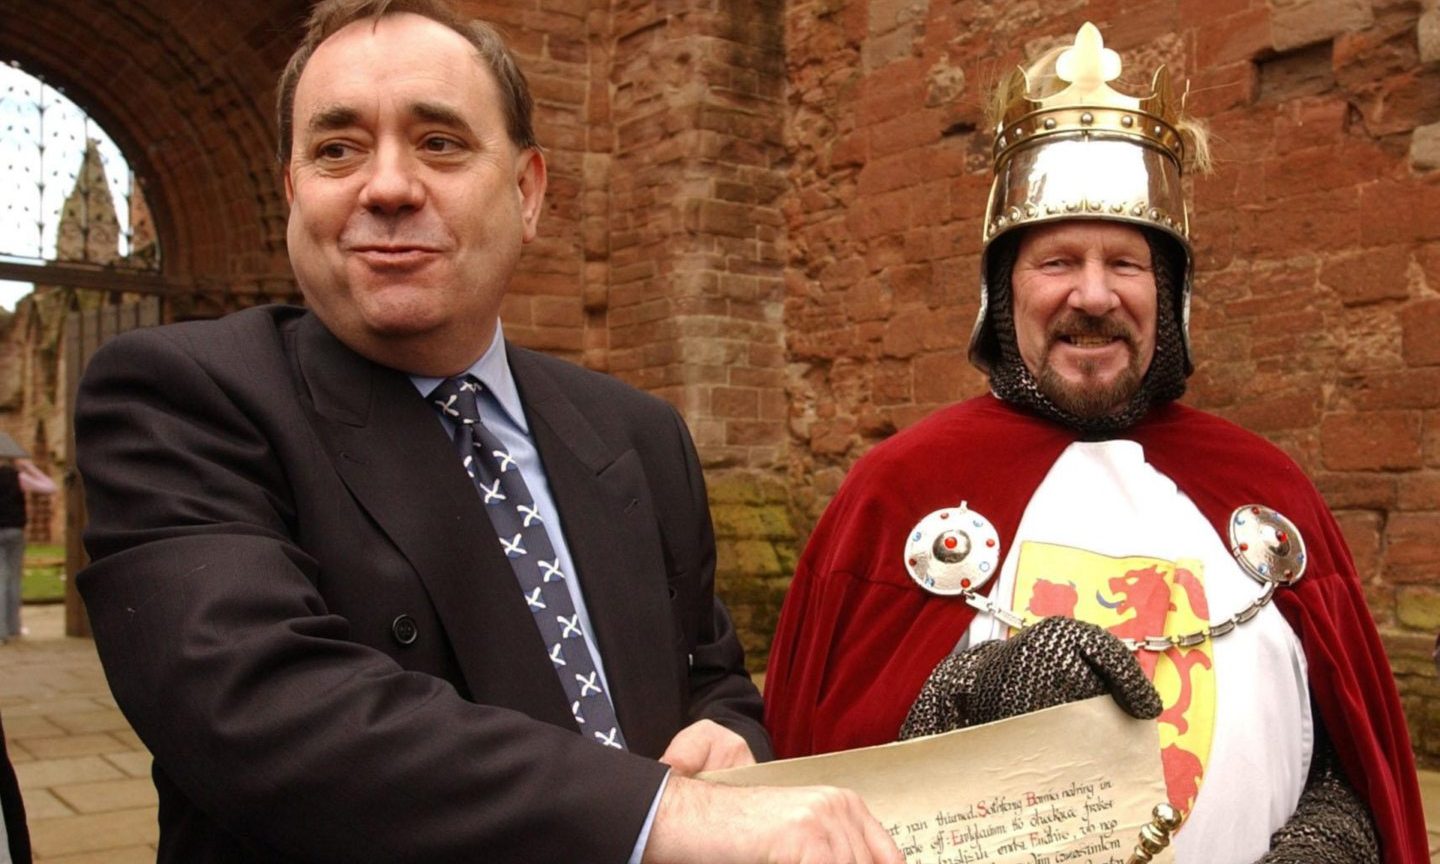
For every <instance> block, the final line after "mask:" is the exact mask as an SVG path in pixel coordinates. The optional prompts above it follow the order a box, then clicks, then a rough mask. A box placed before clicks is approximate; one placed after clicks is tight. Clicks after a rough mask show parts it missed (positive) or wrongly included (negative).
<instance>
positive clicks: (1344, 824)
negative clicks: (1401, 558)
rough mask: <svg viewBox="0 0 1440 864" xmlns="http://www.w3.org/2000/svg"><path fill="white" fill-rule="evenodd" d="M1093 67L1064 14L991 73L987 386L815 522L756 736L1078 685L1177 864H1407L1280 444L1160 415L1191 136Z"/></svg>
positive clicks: (793, 743)
mask: <svg viewBox="0 0 1440 864" xmlns="http://www.w3.org/2000/svg"><path fill="white" fill-rule="evenodd" d="M1119 67H1120V58H1119V57H1118V56H1117V55H1115V53H1114V52H1113V51H1108V50H1106V49H1105V48H1104V47H1103V45H1102V44H1101V39H1100V34H1099V32H1098V31H1097V30H1096V29H1095V28H1094V27H1093V26H1090V25H1086V26H1085V27H1083V28H1082V29H1081V31H1080V33H1079V34H1078V35H1077V37H1076V41H1075V44H1074V45H1073V46H1071V47H1069V48H1067V49H1065V50H1064V51H1057V52H1053V53H1051V54H1049V55H1047V56H1046V57H1044V58H1041V60H1039V61H1037V62H1036V63H1035V64H1034V65H1032V66H1031V67H1030V69H1029V71H1028V73H1026V72H1019V71H1017V73H1016V75H1015V77H1013V78H1012V79H1011V80H1010V81H1008V82H1007V83H1006V85H1005V86H1004V88H1003V89H1002V96H1001V98H1000V100H999V104H1000V106H1001V107H1000V111H999V117H998V118H997V123H996V142H995V154H994V155H995V181H994V186H993V187H992V192H991V200H990V205H989V211H988V213H987V218H986V223H985V230H984V238H983V240H984V244H985V246H984V254H983V264H982V267H983V272H982V276H983V281H982V285H981V308H980V314H979V317H978V320H977V322H976V327H975V331H974V334H973V337H972V340H971V347H970V358H971V360H972V362H974V363H975V364H976V365H977V366H978V367H979V368H980V369H982V370H983V371H985V372H986V373H987V374H988V375H989V379H990V388H991V391H992V392H991V394H990V395H987V396H984V397H981V398H978V399H973V400H970V401H967V402H964V403H961V404H959V405H955V406H951V407H949V408H946V409H943V410H941V411H939V412H937V413H936V414H934V415H932V416H931V417H929V418H927V419H926V420H924V421H922V422H920V423H918V424H916V425H915V426H913V427H911V428H909V429H906V430H905V431H903V432H901V433H900V434H898V435H896V436H894V437H893V438H891V439H890V440H888V441H886V442H884V443H882V444H880V445H878V446H877V447H875V448H874V449H873V450H872V451H870V452H869V453H867V454H866V455H865V456H864V457H863V458H862V459H860V461H859V462H857V463H856V465H855V467H854V468H853V469H852V470H851V472H850V474H849V476H848V477H847V478H846V481H845V484H844V485H843V486H842V488H841V489H840V491H839V493H838V494H837V495H836V497H835V500H834V501H832V502H831V504H830V506H829V508H828V509H827V510H826V513H825V515H824V516H823V517H822V519H821V520H820V523H819V525H818V526H817V527H816V529H815V533H814V534H813V535H812V537H811V538H810V542H809V545H808V547H807V548H806V551H805V553H804V555H803V556H802V558H801V560H800V563H799V566H798V568H797V572H796V575H795V580H794V583H793V584H792V587H791V590H790V593H789V595H788V597H787V598H786V602H785V608H784V610H783V612H782V616H781V620H780V625H779V631H778V633H777V634H776V637H775V643H774V646H773V649H772V653H771V660H770V668H769V677H768V680H767V685H766V722H767V725H768V727H769V728H770V730H771V733H772V735H773V736H774V740H775V745H776V750H777V753H778V754H779V755H781V756H787V757H788V756H799V755H806V754H811V753H821V752H826V751H831V750H840V749H846V748H852V747H859V746H864V745H871V744H879V743H883V742H888V741H893V740H895V739H896V738H903V737H912V736H917V735H923V734H929V733H935V732H942V731H946V730H950V729H955V728H959V727H964V726H970V725H975V724H979V723H986V722H990V721H993V720H998V719H1003V718H1005V717H1010V716H1014V715H1017V714H1023V713H1026V712H1030V711H1035V710H1039V709H1042V708H1046V707H1050V706H1053V705H1057V704H1061V703H1064V702H1069V701H1072V700H1075V699H1080V698H1085V697H1088V696H1095V695H1099V694H1104V693H1109V694H1111V695H1112V696H1113V697H1114V698H1115V700H1116V701H1117V702H1118V703H1119V704H1120V706H1121V707H1122V708H1124V709H1125V710H1126V711H1128V712H1129V713H1130V714H1132V715H1134V716H1136V717H1141V718H1148V719H1153V720H1154V721H1155V722H1156V724H1157V725H1158V727H1159V728H1158V731H1159V739H1160V745H1161V753H1160V761H1161V764H1162V766H1163V768H1164V773H1165V782H1166V788H1167V792H1168V796H1169V803H1171V804H1172V805H1173V806H1174V807H1175V808H1176V809H1177V810H1178V811H1179V812H1180V813H1181V814H1183V815H1184V816H1185V822H1184V824H1183V825H1182V826H1181V828H1180V830H1179V832H1178V834H1177V835H1176V837H1175V840H1174V847H1175V851H1176V860H1177V861H1179V862H1180V864H1201V862H1204V864H1250V862H1254V861H1264V862H1268V864H1285V862H1297V864H1298V862H1321V864H1331V862H1335V864H1339V862H1346V864H1349V862H1367V864H1368V862H1376V861H1385V862H1407V864H1420V862H1423V861H1426V860H1428V857H1427V850H1426V838H1425V830H1424V818H1423V815H1422V812H1421V808H1420V803H1419V796H1418V790H1417V784H1416V777H1415V769H1414V763H1413V758H1412V756H1411V753H1410V746H1409V737H1408V734H1407V732H1406V728H1405V721H1404V717H1403V715H1402V713H1401V710H1400V705H1399V701H1398V698H1397V696H1396V692H1395V687H1394V682H1393V679H1392V678H1391V675H1390V672H1389V668H1388V665H1387V663H1386V660H1385V656H1384V653H1383V651H1382V649H1381V645H1380V642H1379V638H1378V636H1377V634H1376V631H1375V627H1374V623H1373V622H1372V620H1371V619H1370V615H1369V612H1368V610H1367V608H1366V606H1365V602H1364V596H1363V593H1362V591H1361V589H1360V585H1359V582H1358V579H1357V577H1356V574H1355V571H1354V565H1353V564H1352V562H1351V558H1350V555H1349V553H1348V551H1347V550H1346V548H1345V545H1344V542H1343V540H1342V539H1341V536H1340V532H1339V529H1338V528H1337V526H1336V524H1335V522H1334V520H1333V519H1332V518H1331V516H1330V514H1329V512H1328V511H1327V510H1326V508H1325V505H1324V502H1323V501H1322V500H1321V499H1320V496H1319V495H1318V494H1317V493H1316V492H1315V490H1314V488H1313V487H1312V486H1311V485H1310V483H1309V482H1308V481H1307V480H1306V479H1305V478H1304V476H1303V475H1302V474H1301V472H1300V470H1299V469H1298V467H1297V466H1296V465H1295V464H1294V463H1293V462H1292V461H1291V460H1290V459H1289V458H1287V457H1286V456H1285V455H1284V454H1282V453H1281V452H1280V451H1278V450H1277V449H1276V448H1274V447H1273V446H1271V445H1269V444H1268V443H1266V442H1265V441H1263V440H1261V439H1260V438H1258V437H1256V436H1254V435H1252V434H1250V433H1248V432H1246V431H1244V430H1242V429H1239V428H1237V427H1236V426H1234V425H1232V424H1230V423H1227V422H1225V421H1223V420H1220V419H1219V418H1216V417H1213V416H1210V415H1206V414H1203V413H1201V412H1198V411H1195V410H1192V409H1189V408H1186V407H1184V406H1182V405H1180V404H1178V403H1177V402H1176V401H1175V400H1176V399H1178V397H1179V396H1180V395H1181V394H1182V393H1183V392H1184V390H1185V380H1186V377H1187V375H1188V374H1189V373H1190V371H1191V357H1190V347H1189V339H1188V314H1187V310H1188V306H1189V298H1190V270H1191V261H1192V258H1191V249H1190V238H1189V232H1188V227H1187V224H1188V223H1187V216H1186V208H1185V202H1184V200H1183V187H1182V185H1181V182H1180V171H1181V166H1182V164H1183V163H1185V162H1186V161H1187V156H1188V157H1195V161H1199V162H1203V161H1204V159H1203V157H1201V156H1200V154H1201V153H1203V150H1204V140H1203V135H1202V134H1199V133H1198V131H1196V130H1194V129H1193V128H1192V127H1190V126H1188V125H1187V124H1186V123H1184V122H1183V121H1182V120H1181V118H1180V116H1179V104H1178V103H1177V102H1176V101H1175V100H1173V99H1172V98H1171V97H1170V91H1169V88H1168V84H1167V79H1166V78H1165V77H1164V75H1163V72H1162V74H1160V75H1158V76H1157V77H1156V79H1155V83H1154V85H1153V90H1152V91H1150V92H1147V93H1146V94H1145V95H1143V96H1141V97H1138V98H1136V97H1131V96H1127V95H1125V94H1123V93H1121V92H1118V91H1117V90H1115V89H1112V88H1111V87H1110V86H1109V84H1108V82H1109V81H1112V80H1114V79H1115V78H1116V76H1118V74H1119ZM1152 681H1153V684H1152ZM1016 746H1017V748H1022V749H1023V748H1024V747H1025V746H1026V742H1016ZM955 770H957V771H962V770H964V766H963V765H958V766H955Z"/></svg>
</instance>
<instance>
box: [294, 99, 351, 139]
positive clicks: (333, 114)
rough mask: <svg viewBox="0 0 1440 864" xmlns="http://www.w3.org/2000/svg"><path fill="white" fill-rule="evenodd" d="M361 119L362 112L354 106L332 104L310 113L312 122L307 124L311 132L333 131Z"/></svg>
mask: <svg viewBox="0 0 1440 864" xmlns="http://www.w3.org/2000/svg"><path fill="white" fill-rule="evenodd" d="M359 121H360V112H359V111H356V110H355V109H354V108H349V107H346V106H344V105H330V106H327V107H325V108H322V109H320V110H319V111H316V112H315V113H314V114H312V115H310V122H309V123H306V124H305V128H306V130H307V131H309V132H312V133H313V132H332V131H334V130H336V129H344V128H347V127H349V126H354V125H355V124H356V123H358V122H359Z"/></svg>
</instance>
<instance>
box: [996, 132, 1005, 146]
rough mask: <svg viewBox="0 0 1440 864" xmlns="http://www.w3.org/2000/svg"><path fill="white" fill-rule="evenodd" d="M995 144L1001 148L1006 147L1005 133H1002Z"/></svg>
mask: <svg viewBox="0 0 1440 864" xmlns="http://www.w3.org/2000/svg"><path fill="white" fill-rule="evenodd" d="M995 146H996V147H999V148H1001V149H1004V147H1005V136H1004V135H1001V136H1000V138H999V139H998V140H996V142H995Z"/></svg>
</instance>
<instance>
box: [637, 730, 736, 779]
mask: <svg viewBox="0 0 1440 864" xmlns="http://www.w3.org/2000/svg"><path fill="white" fill-rule="evenodd" d="M660 761H661V762H664V763H665V764H666V765H669V766H670V767H671V768H672V769H674V772H675V774H676V775H678V776H680V777H694V776H695V775H696V774H699V773H700V772H701V771H718V770H720V769H721V768H739V767H740V766H742V765H754V764H755V756H754V754H752V753H751V752H750V745H749V744H746V743H745V739H744V738H741V737H740V736H739V735H737V734H735V733H734V732H731V731H730V730H729V729H726V728H725V727H724V726H721V725H720V724H719V723H716V722H715V721H713V720H700V721H697V722H695V723H691V724H690V725H689V726H686V727H685V728H684V729H681V730H680V731H679V732H678V733H676V735H675V737H674V738H671V739H670V746H669V747H666V748H665V753H664V755H662V756H661V757H660Z"/></svg>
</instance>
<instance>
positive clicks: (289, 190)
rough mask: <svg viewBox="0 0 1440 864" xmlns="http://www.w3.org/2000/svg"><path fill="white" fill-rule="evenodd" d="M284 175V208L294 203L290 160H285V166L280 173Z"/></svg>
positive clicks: (293, 184)
mask: <svg viewBox="0 0 1440 864" xmlns="http://www.w3.org/2000/svg"><path fill="white" fill-rule="evenodd" d="M281 173H283V174H284V175H285V177H284V179H285V206H287V207H289V206H291V205H293V204H294V203H295V181H294V180H291V179H290V160H289V159H286V160H285V166H284V169H283V171H282V172H281Z"/></svg>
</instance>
